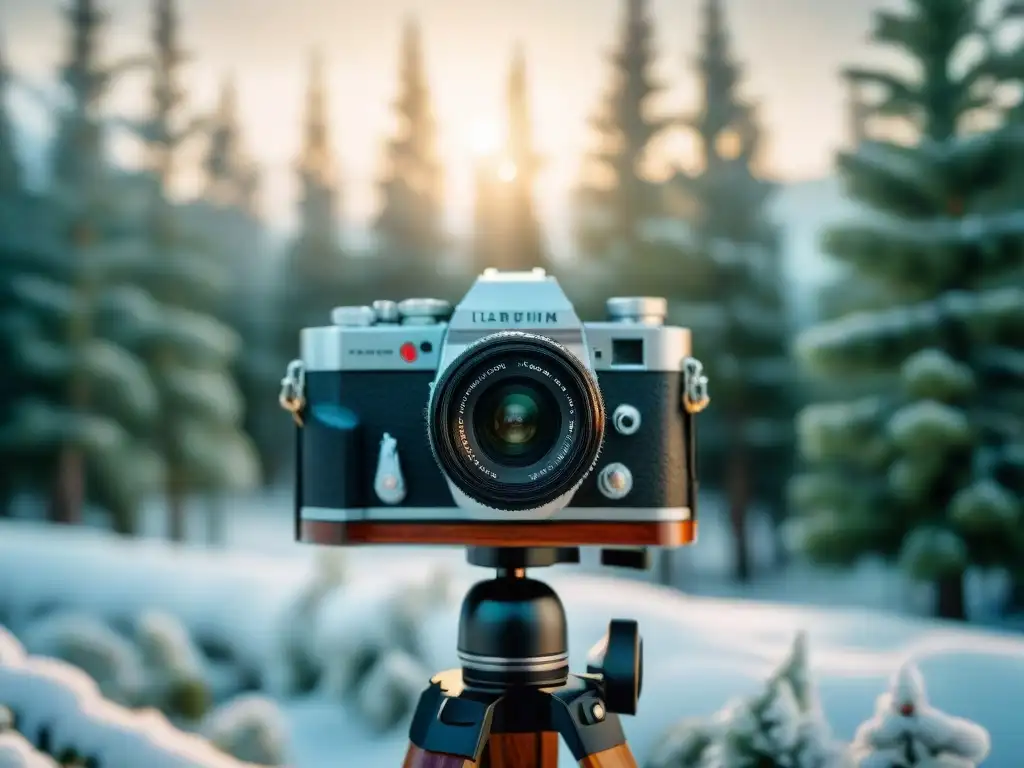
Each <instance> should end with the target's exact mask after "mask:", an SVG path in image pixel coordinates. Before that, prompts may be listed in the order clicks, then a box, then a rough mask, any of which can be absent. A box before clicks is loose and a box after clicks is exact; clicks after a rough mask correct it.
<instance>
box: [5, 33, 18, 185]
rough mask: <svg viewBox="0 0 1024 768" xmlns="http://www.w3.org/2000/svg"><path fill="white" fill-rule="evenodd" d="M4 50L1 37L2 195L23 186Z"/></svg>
mask: <svg viewBox="0 0 1024 768" xmlns="http://www.w3.org/2000/svg"><path fill="white" fill-rule="evenodd" d="M4 50H5V45H4V40H3V39H2V38H0V195H4V196H8V195H17V194H20V193H21V192H22V189H23V188H22V169H21V163H20V162H19V160H18V157H17V155H16V154H15V149H14V126H13V125H12V124H11V119H10V115H8V114H7V107H6V101H5V99H6V96H7V91H8V85H9V84H10V79H11V73H10V70H8V68H7V59H6V57H5V56H4Z"/></svg>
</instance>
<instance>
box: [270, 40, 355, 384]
mask: <svg viewBox="0 0 1024 768" xmlns="http://www.w3.org/2000/svg"><path fill="white" fill-rule="evenodd" d="M330 136H331V131H330V126H329V124H328V121H327V95H326V92H325V83H324V72H323V61H322V59H321V57H320V55H319V54H315V55H314V56H313V57H312V59H311V63H310V76H309V90H308V93H307V98H306V114H305V126H304V129H303V137H304V139H303V146H302V148H301V151H300V154H299V161H298V165H297V170H298V175H299V189H300V193H299V194H300V201H299V231H298V233H297V235H296V237H295V239H294V240H293V241H292V244H291V247H290V249H289V251H288V253H287V254H286V256H285V261H284V272H283V275H282V276H281V280H280V285H281V286H282V292H281V294H280V296H279V298H280V305H279V307H278V310H277V318H276V321H277V323H279V328H278V330H279V333H280V345H281V349H282V360H283V361H287V360H290V359H292V358H295V357H297V356H298V351H299V331H300V330H301V329H302V328H305V327H308V326H322V325H327V324H329V323H330V321H331V320H330V318H331V310H332V309H333V308H334V307H335V306H339V305H342V304H345V303H347V302H348V301H354V300H355V298H354V297H355V294H356V293H357V292H358V291H357V289H356V287H355V284H354V282H355V280H356V279H358V278H357V277H356V276H355V274H354V271H353V270H352V268H351V267H350V264H349V262H348V261H347V260H346V257H345V252H344V251H343V249H342V246H341V241H340V230H341V224H340V221H339V210H338V208H339V203H338V198H339V190H338V181H337V180H338V170H337V160H336V158H335V154H334V150H333V149H332V146H331V138H330ZM363 300H364V301H365V299H363ZM280 370H283V369H280ZM280 370H279V372H278V373H279V374H280Z"/></svg>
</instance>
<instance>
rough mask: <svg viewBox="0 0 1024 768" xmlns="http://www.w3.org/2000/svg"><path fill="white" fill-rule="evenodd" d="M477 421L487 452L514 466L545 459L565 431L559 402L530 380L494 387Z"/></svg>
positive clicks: (479, 408) (482, 402)
mask: <svg viewBox="0 0 1024 768" xmlns="http://www.w3.org/2000/svg"><path fill="white" fill-rule="evenodd" d="M473 421H474V424H473V427H474V431H475V432H476V434H477V437H478V438H479V440H480V443H481V447H482V448H483V449H484V452H485V453H486V454H487V455H488V456H489V457H490V458H491V459H492V460H494V461H496V462H499V463H502V464H507V465H510V466H525V465H528V464H532V463H533V462H535V461H537V460H538V459H540V458H542V457H543V456H544V454H546V453H547V452H548V451H550V450H551V449H552V447H554V444H555V440H556V439H557V438H558V435H559V433H560V432H561V428H562V418H561V413H560V408H559V406H558V403H557V402H556V401H555V398H554V397H553V396H552V395H551V393H550V392H548V391H547V390H545V389H543V388H542V387H541V386H539V385H537V384H536V383H534V382H532V381H530V380H529V379H511V380H508V381H504V382H498V383H496V384H494V385H493V386H492V387H491V388H490V389H489V390H488V391H485V392H484V394H483V395H481V397H480V402H479V403H477V405H476V408H475V409H474V412H473Z"/></svg>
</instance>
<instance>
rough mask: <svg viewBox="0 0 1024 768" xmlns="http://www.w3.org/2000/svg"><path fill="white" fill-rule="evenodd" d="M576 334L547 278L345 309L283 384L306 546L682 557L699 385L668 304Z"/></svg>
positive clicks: (630, 304)
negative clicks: (291, 418)
mask: <svg viewBox="0 0 1024 768" xmlns="http://www.w3.org/2000/svg"><path fill="white" fill-rule="evenodd" d="M607 312H608V318H607V320H606V321H604V322H596V323H583V322H581V321H580V319H579V318H578V316H577V314H576V311H575V310H574V308H573V306H572V304H571V303H570V301H569V299H568V298H567V297H566V296H565V294H564V293H563V291H562V289H561V287H560V286H559V284H558V282H557V281H556V280H555V278H554V277H551V276H548V275H546V274H545V273H544V272H543V270H533V271H532V272H498V271H496V270H487V271H485V272H484V274H483V275H481V276H480V277H478V278H477V280H476V281H475V283H474V284H473V286H472V288H471V289H470V290H469V292H468V293H467V294H466V296H465V297H464V299H463V300H462V301H461V302H460V303H459V304H458V305H457V306H456V307H452V306H451V305H450V304H449V303H447V302H444V301H441V300H437V299H408V300H405V301H402V302H397V303H396V302H390V301H378V302H374V304H373V305H372V306H364V307H339V308H337V309H336V310H334V312H333V315H332V321H333V324H332V325H330V326H325V327H321V328H307V329H304V330H303V331H302V333H301V344H300V346H301V359H300V360H296V361H294V362H293V363H292V364H291V366H290V367H289V371H288V375H287V376H286V378H285V380H284V381H283V382H282V384H283V388H282V404H283V405H285V407H287V408H288V409H289V410H291V411H292V412H293V414H294V415H295V418H296V422H297V424H298V425H299V426H298V429H297V441H296V453H297V457H296V458H297V462H296V467H297V468H296V482H295V522H296V538H297V539H298V540H300V541H304V542H310V543H318V544H335V545H348V544H449V545H453V544H458V545H476V546H511V547H542V546H586V545H601V546H613V547H614V546H619V547H646V546H661V547H675V546H681V545H684V544H688V543H690V542H692V541H693V540H694V539H695V536H696V525H695V524H696V496H697V473H696V464H695V460H696V456H695V449H694V438H695V430H694V426H695V425H694V421H695V414H696V413H697V412H698V411H699V410H701V409H702V408H703V407H704V405H705V404H706V403H707V394H706V383H707V382H706V379H705V378H704V377H703V376H702V375H701V369H700V364H699V363H697V362H696V361H695V360H694V359H693V358H692V357H691V348H690V332H689V330H687V329H685V328H679V327H671V326H665V325H664V324H663V323H664V318H665V315H666V302H665V300H664V299H657V298H643V297H625V298H614V299H609V300H608V302H607Z"/></svg>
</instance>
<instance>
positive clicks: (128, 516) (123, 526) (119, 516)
mask: <svg viewBox="0 0 1024 768" xmlns="http://www.w3.org/2000/svg"><path fill="white" fill-rule="evenodd" d="M137 521H138V510H136V509H133V508H132V507H126V506H120V505H119V506H118V508H117V509H111V510H110V530H112V531H113V532H114V533H116V534H117V535H118V536H136V535H138V524H137Z"/></svg>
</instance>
